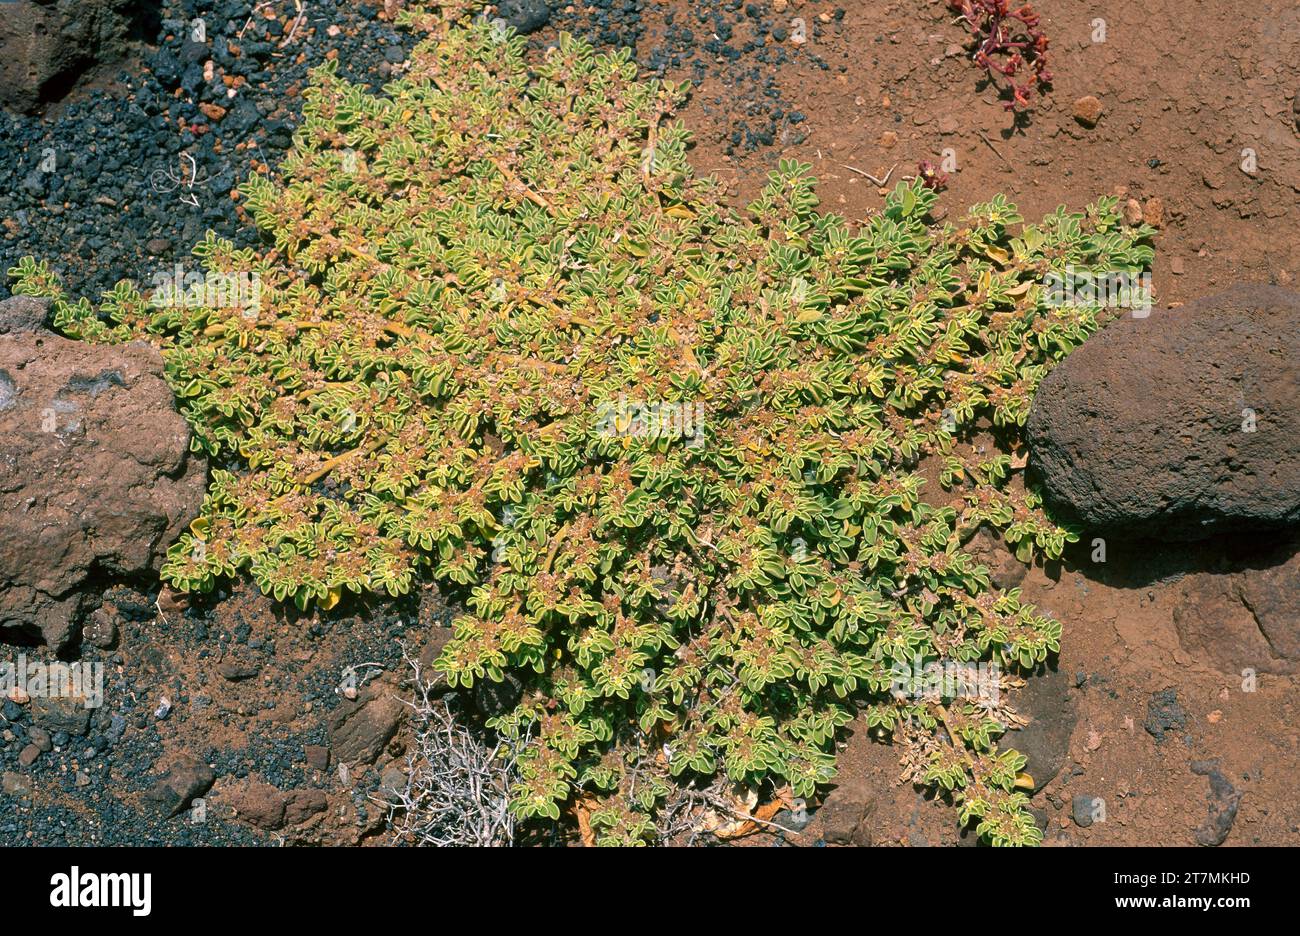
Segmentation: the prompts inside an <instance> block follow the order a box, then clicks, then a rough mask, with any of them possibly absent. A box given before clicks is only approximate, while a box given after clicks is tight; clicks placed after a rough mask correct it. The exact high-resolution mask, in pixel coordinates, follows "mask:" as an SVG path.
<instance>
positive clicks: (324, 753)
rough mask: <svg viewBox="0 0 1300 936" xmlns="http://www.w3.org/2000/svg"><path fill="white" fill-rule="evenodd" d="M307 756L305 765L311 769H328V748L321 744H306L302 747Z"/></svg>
mask: <svg viewBox="0 0 1300 936" xmlns="http://www.w3.org/2000/svg"><path fill="white" fill-rule="evenodd" d="M303 753H304V754H305V755H306V756H307V766H308V767H311V768H312V769H313V770H329V767H330V749H329V748H327V747H326V746H325V745H323V744H308V745H306V746H305V747H303Z"/></svg>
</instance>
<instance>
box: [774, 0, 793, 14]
mask: <svg viewBox="0 0 1300 936" xmlns="http://www.w3.org/2000/svg"><path fill="white" fill-rule="evenodd" d="M789 8H790V2H789V0H772V12H773V13H784V12H785V11H786V10H788V9H789Z"/></svg>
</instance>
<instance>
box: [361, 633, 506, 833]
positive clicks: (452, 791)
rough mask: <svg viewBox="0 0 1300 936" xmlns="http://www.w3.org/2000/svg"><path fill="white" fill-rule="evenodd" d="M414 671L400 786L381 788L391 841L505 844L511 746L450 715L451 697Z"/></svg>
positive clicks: (415, 667) (452, 711) (414, 664)
mask: <svg viewBox="0 0 1300 936" xmlns="http://www.w3.org/2000/svg"><path fill="white" fill-rule="evenodd" d="M407 662H408V663H409V664H410V665H411V667H412V669H413V670H414V671H415V687H416V688H415V692H416V697H415V699H414V701H412V702H407V703H406V704H407V705H410V706H411V707H412V708H413V709H414V715H413V716H412V718H411V729H412V731H413V733H414V738H415V741H414V744H413V745H412V750H411V752H410V753H409V754H408V755H407V758H406V771H405V772H406V788H405V789H404V790H398V791H392V790H390V791H387V792H386V794H385V795H386V799H385V805H387V807H388V823H389V828H390V829H391V830H392V832H393V835H394V836H395V838H396V840H397V841H398V842H399V843H402V844H409V845H433V846H474V847H484V846H510V845H513V844H514V842H515V818H514V816H513V815H512V814H511V812H510V788H511V787H512V786H513V785H514V784H515V783H516V781H517V779H518V777H517V770H516V764H515V754H514V751H513V749H512V748H511V747H510V746H508V745H507V744H506V743H505V742H504V741H497V742H495V744H493V743H492V742H490V741H485V740H484V738H483V737H481V736H480V734H478V733H476V732H475V731H474V730H473V729H472V728H470V727H467V726H466V725H465V724H463V723H462V722H461V721H460V720H459V719H457V717H456V713H455V709H454V707H453V703H452V702H451V701H449V700H448V699H447V698H446V697H442V696H439V695H438V694H437V693H436V692H434V691H433V687H434V683H433V682H431V681H428V680H426V679H424V678H422V677H421V673H420V665H419V663H418V662H416V661H414V660H412V659H411V658H410V657H409V656H408V657H407Z"/></svg>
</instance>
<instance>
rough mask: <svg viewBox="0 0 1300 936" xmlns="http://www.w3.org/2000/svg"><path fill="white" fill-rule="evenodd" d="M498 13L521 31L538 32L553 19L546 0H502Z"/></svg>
mask: <svg viewBox="0 0 1300 936" xmlns="http://www.w3.org/2000/svg"><path fill="white" fill-rule="evenodd" d="M497 15H498V16H500V17H501V18H502V19H503V20H505V21H506V22H507V23H509V24H510V25H511V26H513V27H514V28H515V29H517V30H519V32H521V33H531V32H536V31H537V30H539V29H541V28H542V27H543V26H545V25H546V24H547V23H549V22H550V21H551V8H550V5H549V4H547V3H546V0H500V2H499V3H497Z"/></svg>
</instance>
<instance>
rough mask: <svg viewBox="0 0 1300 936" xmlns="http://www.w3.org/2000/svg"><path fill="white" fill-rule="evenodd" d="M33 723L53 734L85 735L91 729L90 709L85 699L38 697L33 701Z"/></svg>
mask: <svg viewBox="0 0 1300 936" xmlns="http://www.w3.org/2000/svg"><path fill="white" fill-rule="evenodd" d="M32 723H33V724H35V725H39V726H40V727H41V728H44V729H45V730H46V731H48V732H51V733H52V734H58V733H59V732H60V731H63V732H66V733H67V734H70V735H84V734H85V733H86V732H87V731H88V730H89V729H90V709H88V708H86V701H85V700H84V699H78V698H72V697H58V696H54V697H51V696H37V697H35V698H33V699H32Z"/></svg>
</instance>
